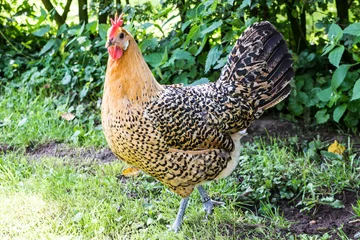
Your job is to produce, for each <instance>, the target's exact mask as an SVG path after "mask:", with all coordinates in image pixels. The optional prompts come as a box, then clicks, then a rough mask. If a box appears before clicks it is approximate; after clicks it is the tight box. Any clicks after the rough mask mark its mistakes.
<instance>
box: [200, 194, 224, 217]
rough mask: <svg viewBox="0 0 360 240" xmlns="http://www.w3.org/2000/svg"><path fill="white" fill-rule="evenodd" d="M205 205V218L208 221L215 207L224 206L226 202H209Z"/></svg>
mask: <svg viewBox="0 0 360 240" xmlns="http://www.w3.org/2000/svg"><path fill="white" fill-rule="evenodd" d="M203 205H204V210H205V212H206V216H205V218H206V219H207V218H208V216H209V215H211V214H212V213H213V211H214V207H216V206H224V205H225V203H224V202H219V201H214V200H211V199H210V200H209V201H207V202H204V203H203Z"/></svg>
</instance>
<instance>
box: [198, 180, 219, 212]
mask: <svg viewBox="0 0 360 240" xmlns="http://www.w3.org/2000/svg"><path fill="white" fill-rule="evenodd" d="M198 190H199V193H200V196H201V201H202V202H203V205H204V210H205V212H206V216H205V218H206V219H207V218H208V216H209V215H211V214H212V212H213V210H214V207H215V206H223V205H225V203H224V202H218V201H214V200H211V199H210V198H209V196H208V195H207V193H206V191H205V189H204V188H203V187H202V186H198Z"/></svg>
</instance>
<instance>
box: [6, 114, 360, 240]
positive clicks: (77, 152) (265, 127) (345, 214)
mask: <svg viewBox="0 0 360 240" xmlns="http://www.w3.org/2000/svg"><path fill="white" fill-rule="evenodd" d="M300 125H301V124H294V123H291V122H287V121H282V120H279V119H276V118H271V117H263V118H262V119H259V120H257V121H255V123H254V124H253V125H252V126H251V127H250V128H249V129H248V134H249V135H248V136H246V138H245V139H244V141H252V140H253V139H254V138H257V137H262V138H264V139H265V140H266V139H268V138H269V137H272V136H276V137H278V138H280V139H283V140H285V141H286V140H289V138H291V137H294V136H298V141H299V142H301V143H303V142H307V141H311V140H314V139H315V138H317V136H319V139H320V140H321V141H322V142H326V141H328V142H329V143H331V142H333V141H334V140H335V139H336V140H338V141H339V142H344V143H347V139H348V137H349V136H351V140H352V141H353V151H355V152H356V151H357V152H359V153H360V137H359V136H354V135H350V134H346V133H343V132H340V131H334V130H329V128H326V127H322V128H306V129H304V128H303V126H302V127H301V128H300V127H299V126H300ZM300 145H301V144H299V146H300ZM14 150H15V149H13V148H11V147H8V146H6V145H0V152H5V153H6V152H8V151H14ZM298 150H300V149H298ZM26 154H28V155H29V157H30V159H38V158H41V157H58V158H70V159H76V160H77V161H79V159H84V160H87V162H89V161H90V162H98V163H108V162H112V161H116V160H117V158H116V156H115V155H114V154H113V153H112V152H111V151H110V150H109V149H107V148H105V149H95V148H78V149H72V148H70V147H69V146H67V145H66V144H63V143H56V142H50V143H47V144H44V145H40V146H37V147H35V148H28V149H27V150H26ZM335 198H336V199H338V200H341V201H342V202H343V204H344V208H341V209H334V208H331V207H330V206H328V205H320V206H318V207H317V209H316V210H315V211H313V212H311V213H306V212H300V209H298V208H297V207H295V205H296V203H291V204H290V203H288V202H285V201H283V202H281V203H280V204H279V207H280V210H281V212H282V213H283V216H284V217H285V218H286V219H287V220H288V221H290V222H292V225H291V227H290V228H289V229H286V230H279V231H280V232H281V233H282V234H283V235H284V236H287V234H289V233H292V234H296V235H298V234H304V233H305V234H311V235H313V234H319V235H322V234H324V233H326V232H328V233H329V234H330V235H331V236H332V239H340V237H339V235H338V234H337V233H336V232H335V231H332V230H336V229H337V228H342V231H343V232H344V233H345V234H346V235H347V236H348V237H350V239H355V237H354V236H355V234H356V233H359V232H360V218H354V216H355V215H354V212H353V210H352V205H354V204H355V203H356V201H357V200H358V199H359V198H360V193H356V192H351V191H345V192H343V193H342V194H340V195H337V196H335ZM224 227H226V226H224ZM229 227H230V226H229ZM245 227H246V226H245ZM237 230H238V229H236V230H235V231H237ZM242 230H244V229H242Z"/></svg>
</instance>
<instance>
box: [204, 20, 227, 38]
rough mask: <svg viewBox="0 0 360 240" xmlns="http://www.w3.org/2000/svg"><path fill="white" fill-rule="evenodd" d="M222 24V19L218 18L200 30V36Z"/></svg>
mask: <svg viewBox="0 0 360 240" xmlns="http://www.w3.org/2000/svg"><path fill="white" fill-rule="evenodd" d="M222 24H223V22H222V20H219V21H217V22H214V23H213V24H211V25H210V26H209V27H208V28H206V29H204V30H203V31H202V32H201V36H204V35H205V34H206V33H210V32H212V31H214V30H215V29H218V28H220V27H221V25H222Z"/></svg>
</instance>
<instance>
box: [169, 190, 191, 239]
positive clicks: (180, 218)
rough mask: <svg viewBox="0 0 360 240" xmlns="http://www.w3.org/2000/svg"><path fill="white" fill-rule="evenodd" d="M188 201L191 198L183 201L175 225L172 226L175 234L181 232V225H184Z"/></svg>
mask: <svg viewBox="0 0 360 240" xmlns="http://www.w3.org/2000/svg"><path fill="white" fill-rule="evenodd" d="M188 201H189V197H186V198H183V199H181V202H180V207H179V211H178V214H177V216H176V219H175V222H174V224H173V225H172V229H173V230H174V231H175V232H178V231H179V230H180V227H181V224H182V221H183V218H184V214H185V209H186V206H187V204H188Z"/></svg>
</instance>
